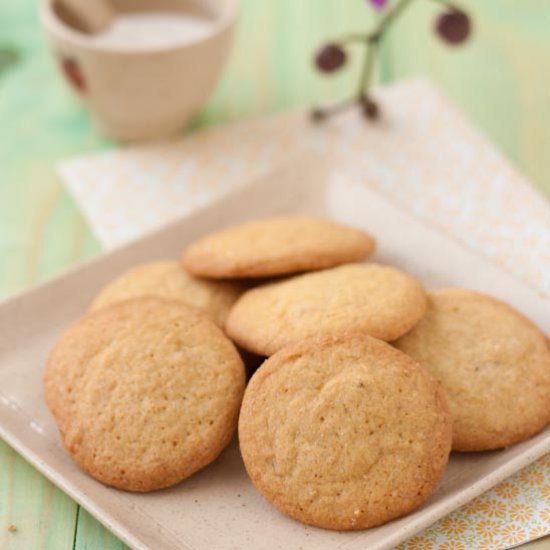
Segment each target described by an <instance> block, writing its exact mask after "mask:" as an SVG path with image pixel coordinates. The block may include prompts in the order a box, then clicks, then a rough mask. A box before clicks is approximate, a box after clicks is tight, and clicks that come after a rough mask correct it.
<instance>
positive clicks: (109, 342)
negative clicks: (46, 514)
mask: <svg viewBox="0 0 550 550" xmlns="http://www.w3.org/2000/svg"><path fill="white" fill-rule="evenodd" d="M244 384H245V372H244V366H243V363H242V361H241V359H240V357H239V354H238V353H237V351H236V349H235V347H234V346H233V344H232V343H231V342H230V341H229V340H228V339H227V338H226V336H225V335H224V334H223V333H222V331H221V330H220V329H219V328H218V327H217V326H216V325H215V324H214V323H213V322H211V321H210V320H209V319H208V318H207V317H205V316H204V315H203V314H202V313H200V312H199V311H197V310H194V309H192V308H190V307H189V306H187V305H185V304H184V303H183V302H180V301H176V300H174V301H171V300H165V299H159V298H139V299H135V300H128V301H125V302H120V303H118V304H114V305H113V306H111V307H109V308H104V309H101V310H99V311H97V312H95V313H92V314H90V315H88V316H86V317H84V318H83V319H81V320H80V321H79V322H77V323H76V324H75V325H74V326H73V327H71V328H70V329H69V330H68V331H67V332H66V333H65V334H64V335H63V336H62V338H61V339H60V340H59V341H58V343H57V344H56V346H55V348H54V350H53V352H52V353H51V355H50V358H49V361H48V364H47V367H46V371H45V374H44V385H45V396H46V402H47V404H48V406H49V408H50V410H51V411H52V413H53V414H54V416H55V417H56V420H57V422H58V425H59V428H60V433H61V436H62V440H63V443H64V445H65V447H66V448H67V450H68V451H69V453H70V454H71V455H72V457H73V458H74V460H75V461H76V462H77V463H78V464H79V465H80V466H81V467H82V468H83V469H84V470H85V471H87V472H88V473H89V474H91V475H92V476H93V477H95V478H96V479H98V480H99V481H101V482H103V483H105V484H106V485H111V486H113V487H117V488H119V489H125V490H127V491H139V492H143V491H151V490H154V489H160V488H163V487H168V486H170V485H173V484H175V483H178V482H179V481H182V480H183V479H185V478H187V477H189V476H190V475H192V474H193V473H195V472H196V471H197V470H199V469H200V468H202V467H204V466H206V465H207V464H209V463H211V462H212V461H213V460H214V459H215V458H216V457H217V456H218V455H219V454H220V452H221V451H222V450H223V449H224V448H225V447H226V445H227V444H228V443H229V441H230V439H231V437H232V435H233V433H234V431H235V428H236V424H237V417H238V413H239V407H240V403H241V399H242V395H243V391H244Z"/></svg>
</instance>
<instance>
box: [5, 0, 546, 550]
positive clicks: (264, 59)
mask: <svg viewBox="0 0 550 550" xmlns="http://www.w3.org/2000/svg"><path fill="white" fill-rule="evenodd" d="M463 3H464V4H465V5H467V7H468V8H469V9H470V10H472V12H473V13H474V14H475V17H476V33H475V38H474V40H473V41H472V42H471V43H470V44H468V45H467V46H465V47H464V48H460V49H456V50H451V49H450V48H448V47H445V46H442V45H441V44H440V43H439V42H438V41H437V40H436V39H435V38H434V36H433V34H432V33H431V32H430V26H431V24H432V21H433V16H434V10H436V7H434V5H433V4H432V3H430V2H429V1H422V0H418V1H417V4H418V6H413V7H412V9H411V10H410V13H407V14H406V16H405V17H404V18H403V20H402V21H401V22H399V24H398V25H397V26H396V27H395V29H394V30H393V31H392V33H391V36H389V37H388V40H387V41H386V42H385V44H384V48H383V55H382V60H381V62H380V64H379V69H380V74H381V77H382V80H384V81H387V80H391V79H394V78H397V77H400V76H403V75H411V74H418V73H421V74H427V75H429V76H431V77H432V78H433V79H434V80H435V81H436V82H438V83H439V84H440V85H441V86H442V87H443V88H444V89H445V90H446V92H447V93H448V94H449V96H450V97H452V98H453V99H454V100H455V101H456V102H457V103H458V104H459V105H460V106H461V107H462V108H463V109H464V110H465V112H466V113H468V114H469V115H470V117H471V118H472V119H473V120H474V121H476V122H477V123H478V124H479V125H480V126H481V127H482V128H484V129H485V131H486V132H487V133H488V134H489V135H490V136H491V138H492V139H493V140H494V141H495V142H496V143H497V144H498V146H499V147H500V148H501V149H502V150H503V151H504V152H505V153H506V154H507V155H508V156H509V157H510V158H511V159H512V160H513V161H514V162H515V163H516V164H517V165H518V166H519V167H520V168H521V169H522V170H523V171H524V172H525V173H526V174H527V175H528V176H529V177H530V178H531V179H532V181H533V182H534V183H535V184H536V185H537V186H538V187H539V188H540V189H541V190H543V191H544V192H546V193H548V194H550V155H549V154H548V152H549V151H550V98H549V93H548V83H549V82H550V63H548V59H550V33H549V32H548V29H549V28H550V15H549V13H550V12H549V10H548V5H547V0H522V2H521V3H519V2H517V0H484V1H483V2H474V1H473V0H468V1H465V2H463ZM242 4H243V6H242V16H241V21H240V25H239V33H238V35H237V37H236V41H235V45H234V48H233V52H232V57H231V60H230V62H229V64H228V67H227V70H226V73H225V76H224V78H223V79H222V81H221V82H220V85H219V87H218V89H217V92H216V94H215V95H214V97H213V98H212V99H211V101H210V102H209V104H208V106H207V108H206V109H205V110H204V111H203V112H202V113H201V114H200V115H198V116H197V117H196V118H195V120H194V121H193V123H192V125H191V129H197V128H200V127H204V126H207V125H212V124H219V123H223V122H227V121H234V120H238V119H241V118H243V117H250V116H256V115H260V114H264V113H268V112H272V111H276V110H282V109H285V108H288V107H291V106H296V105H310V104H313V103H315V102H319V101H323V100H335V99H338V98H344V97H346V95H348V94H349V93H351V92H352V91H353V90H354V83H355V81H356V79H357V77H358V70H359V61H360V59H359V58H358V57H357V55H355V56H352V59H351V62H350V64H349V67H347V68H346V69H345V70H344V71H343V72H342V73H341V74H338V75H336V76H331V77H328V78H327V77H322V76H319V75H318V74H317V73H316V72H315V71H314V70H313V69H312V66H311V56H312V53H313V51H314V50H315V49H316V48H317V46H318V45H319V44H320V43H322V42H323V41H324V40H326V39H327V38H330V37H333V36H338V35H339V34H342V33H348V32H353V31H362V30H363V29H365V28H367V27H368V25H369V24H370V23H372V21H373V20H374V17H375V16H374V15H373V13H372V12H371V11H370V10H369V9H368V8H366V7H365V0H345V2H344V1H341V0H340V1H337V0H276V1H268V0H243V2H242ZM2 48H9V49H10V51H14V52H16V53H17V55H18V59H17V60H16V61H15V62H14V63H12V64H10V65H9V66H7V67H5V68H4V69H2V67H1V66H0V296H5V295H9V294H11V293H13V292H16V291H20V290H23V289H24V288H26V287H28V286H29V285H31V284H33V283H35V282H37V281H39V280H41V279H44V278H47V277H51V276H53V275H55V274H56V273H58V272H59V271H61V270H63V269H64V268H66V267H68V266H70V265H72V264H74V263H75V262H78V261H81V260H83V259H84V258H87V257H90V256H92V255H94V254H97V253H98V252H99V251H100V247H99V245H98V243H97V242H96V240H95V239H94V237H93V235H92V234H91V232H90V230H89V228H88V227H87V225H86V223H85V222H84V220H83V219H82V216H81V214H80V213H79V211H78V209H77V207H76V205H75V204H74V202H73V201H72V200H71V198H70V197H69V196H68V195H67V193H66V192H65V191H64V190H63V188H62V187H61V184H60V181H59V179H58V177H57V175H56V173H55V163H56V162H57V161H58V160H60V159H62V158H64V157H68V156H72V155H75V154H79V153H84V152H88V151H95V150H99V149H105V148H109V147H112V146H113V144H112V143H110V142H109V141H108V140H106V139H104V138H102V137H101V136H99V135H97V133H96V132H95V131H94V130H93V128H91V126H90V123H89V119H88V116H87V114H86V113H85V112H84V111H83V110H82V109H81V108H80V107H79V106H78V105H77V104H76V103H75V101H74V100H73V98H72V96H71V95H70V93H69V92H68V91H67V90H66V88H65V86H64V85H63V83H62V82H61V80H60V79H59V78H58V77H57V75H56V71H55V67H54V65H53V62H52V60H51V59H50V57H49V55H48V52H47V49H46V47H45V41H44V37H43V35H42V32H41V30H40V26H39V22H38V17H37V13H36V1H35V0H18V1H17V2H8V1H7V0H3V1H1V2H0V49H2ZM0 63H1V55H0ZM10 524H14V525H16V526H17V531H16V532H15V533H11V532H9V531H8V530H7V527H8V525H10ZM547 542H548V541H546V543H547ZM543 544H545V542H544V541H543ZM543 547H548V545H546V546H541V545H540V543H539V546H533V549H535V548H537V549H539V548H543ZM0 548H2V549H4V548H5V549H27V548H28V549H33V550H34V549H38V548H47V549H55V550H65V549H69V548H77V549H80V550H82V549H90V550H91V549H100V548H101V549H119V548H124V545H123V544H122V543H121V542H120V541H118V540H117V539H116V538H115V537H114V536H112V535H111V534H110V533H109V532H108V531H106V530H105V529H104V528H103V527H102V526H100V525H99V524H98V523H97V522H96V521H95V520H94V519H93V518H91V517H90V516H89V514H87V513H86V512H85V511H84V510H78V507H77V506H76V505H75V504H74V503H73V502H72V501H71V500H70V499H69V498H68V497H66V496H65V495H64V494H63V493H62V492H61V491H59V490H58V489H56V488H55V487H54V486H53V485H51V484H50V483H49V482H48V481H47V480H46V479H44V478H43V477H42V476H41V475H40V474H38V473H37V472H36V471H35V470H34V469H33V468H32V467H30V466H29V465H28V464H27V463H26V462H25V461H24V460H23V459H22V458H21V457H19V456H18V455H17V453H15V452H14V451H13V450H11V449H10V448H9V447H8V446H6V445H5V444H3V443H1V442H0Z"/></svg>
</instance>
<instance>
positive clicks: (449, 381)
mask: <svg viewBox="0 0 550 550" xmlns="http://www.w3.org/2000/svg"><path fill="white" fill-rule="evenodd" d="M394 345H395V346H396V347H397V348H398V349H400V350H402V351H404V352H405V353H407V354H408V355H410V356H411V357H413V358H414V359H416V360H417V361H419V362H420V363H421V364H422V365H423V366H424V367H425V368H427V369H428V370H429V371H430V372H431V373H432V374H433V375H434V376H435V377H436V378H437V379H438V380H439V382H440V383H441V385H442V387H443V389H444V391H445V393H446V395H447V398H448V401H449V407H450V410H451V413H452V415H453V420H454V422H453V449H454V450H456V451H484V450H491V449H498V448H501V447H506V446H508V445H512V444H513V443H517V442H518V441H521V440H523V439H526V438H528V437H530V436H532V435H533V434H535V433H537V432H538V431H540V430H542V429H543V428H544V427H545V426H546V425H547V424H548V423H550V347H549V345H548V341H547V339H546V338H545V336H544V334H542V333H541V332H540V331H539V329H538V328H537V327H536V326H535V325H534V324H533V323H532V322H531V321H529V320H528V319H526V318H525V317H523V315H521V314H520V313H519V312H517V311H516V310H514V309H513V308H511V307H510V306H508V305H507V304H505V303H504V302H501V301H499V300H497V299H495V298H492V297H490V296H487V295H484V294H480V293H479V292H474V291H472V290H465V289H446V290H439V291H435V292H430V293H429V298H428V309H427V312H426V315H425V317H424V318H423V319H422V320H421V321H420V323H418V325H417V326H416V327H415V328H414V329H413V330H412V331H411V332H410V333H408V334H406V335H405V336H403V337H402V338H400V339H399V340H397V341H396V342H394Z"/></svg>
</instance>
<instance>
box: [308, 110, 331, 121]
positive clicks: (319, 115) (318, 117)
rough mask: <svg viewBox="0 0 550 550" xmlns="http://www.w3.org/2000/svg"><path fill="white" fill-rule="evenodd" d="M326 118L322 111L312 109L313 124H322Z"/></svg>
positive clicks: (325, 113) (324, 112)
mask: <svg viewBox="0 0 550 550" xmlns="http://www.w3.org/2000/svg"><path fill="white" fill-rule="evenodd" d="M325 118H327V112H326V111H325V110H324V109H320V108H318V109H313V110H312V111H311V120H313V121H314V122H322V121H323V120H325Z"/></svg>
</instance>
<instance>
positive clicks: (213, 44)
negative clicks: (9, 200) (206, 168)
mask: <svg viewBox="0 0 550 550" xmlns="http://www.w3.org/2000/svg"><path fill="white" fill-rule="evenodd" d="M58 1H60V0H42V5H41V19H42V22H43V25H44V27H45V29H46V31H47V35H48V40H49V43H50V45H51V47H52V49H53V52H54V55H55V57H56V59H57V62H58V65H59V68H60V70H61V72H62V74H63V76H64V77H65V79H66V81H67V82H68V84H69V85H70V86H71V88H72V89H73V91H74V92H75V93H76V94H77V95H78V97H79V98H80V100H81V101H82V102H83V104H84V105H85V106H86V107H87V108H88V109H89V110H90V112H91V114H92V117H93V118H94V120H95V122H96V124H97V125H98V127H99V129H100V130H101V131H102V132H103V133H104V134H106V135H107V136H109V137H112V138H115V139H118V140H121V141H137V140H154V139H164V138H169V137H171V136H174V135H176V134H177V133H178V132H180V131H181V129H182V128H183V127H184V126H185V125H186V123H187V122H188V121H189V119H190V118H191V117H192V115H193V114H195V113H196V112H197V111H198V110H199V109H200V107H201V106H202V105H204V103H205V102H206V100H207V99H208V97H209V96H210V94H211V93H212V91H213V89H214V86H215V84H216V82H217V80H218V77H219V76H220V73H221V71H222V68H223V65H224V63H225V60H226V58H227V55H228V51H229V47H230V41H231V35H232V31H233V29H234V26H235V21H236V17H237V7H238V6H237V0H103V1H104V2H108V4H109V9H112V11H113V16H112V18H111V20H110V23H109V24H108V25H106V26H105V28H103V29H102V30H101V31H100V32H94V33H89V32H83V30H82V29H81V28H80V29H79V26H78V25H76V24H75V23H74V21H72V20H71V18H67V17H64V16H63V13H64V12H63V10H61V9H59V5H57V4H56V2H58ZM89 1H90V2H93V1H94V0H89Z"/></svg>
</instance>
